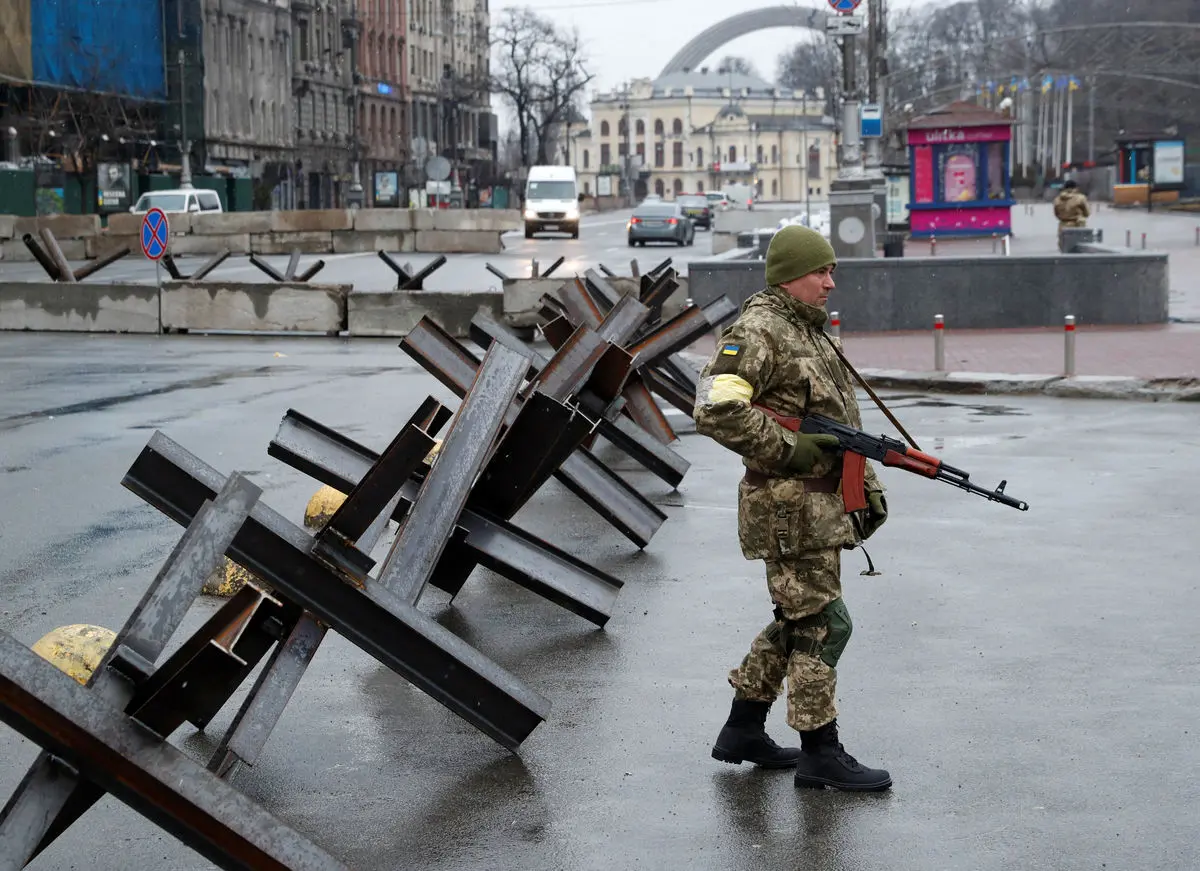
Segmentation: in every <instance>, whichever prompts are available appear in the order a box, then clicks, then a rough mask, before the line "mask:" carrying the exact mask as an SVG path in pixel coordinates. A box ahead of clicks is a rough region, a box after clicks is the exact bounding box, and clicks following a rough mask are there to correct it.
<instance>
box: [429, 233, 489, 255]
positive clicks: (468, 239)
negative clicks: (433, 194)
mask: <svg viewBox="0 0 1200 871" xmlns="http://www.w3.org/2000/svg"><path fill="white" fill-rule="evenodd" d="M416 236H417V239H416V250H417V251H420V252H422V253H426V254H499V253H500V252H501V251H503V250H504V243H502V242H501V241H500V233H499V232H497V231H495V230H464V231H453V230H417V232H416Z"/></svg>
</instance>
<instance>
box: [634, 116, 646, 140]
mask: <svg viewBox="0 0 1200 871" xmlns="http://www.w3.org/2000/svg"><path fill="white" fill-rule="evenodd" d="M633 129H634V130H635V131H637V135H638V136H645V135H646V122H645V121H643V120H642V119H641V118H638V122H637V126H636V127H634V128H633Z"/></svg>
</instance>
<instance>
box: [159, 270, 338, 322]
mask: <svg viewBox="0 0 1200 871" xmlns="http://www.w3.org/2000/svg"><path fill="white" fill-rule="evenodd" d="M350 289H351V285H348V284H339V285H330V284H324V285H322V284H301V283H297V282H289V283H286V284H259V283H254V282H229V281H211V280H210V281H205V282H203V283H201V284H189V283H187V282H183V281H172V282H168V283H167V284H165V285H163V295H162V325H163V330H164V332H166V331H178V330H195V331H204V330H240V331H247V332H316V333H329V334H336V333H338V332H339V331H341V330H343V329H345V324H346V297H347V295H348V294H349V293H350Z"/></svg>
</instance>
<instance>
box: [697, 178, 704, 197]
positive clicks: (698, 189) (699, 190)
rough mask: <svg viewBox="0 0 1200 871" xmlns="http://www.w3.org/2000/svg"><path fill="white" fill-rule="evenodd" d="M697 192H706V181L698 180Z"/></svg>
mask: <svg viewBox="0 0 1200 871" xmlns="http://www.w3.org/2000/svg"><path fill="white" fill-rule="evenodd" d="M696 193H698V194H702V193H704V182H702V181H698V182H696Z"/></svg>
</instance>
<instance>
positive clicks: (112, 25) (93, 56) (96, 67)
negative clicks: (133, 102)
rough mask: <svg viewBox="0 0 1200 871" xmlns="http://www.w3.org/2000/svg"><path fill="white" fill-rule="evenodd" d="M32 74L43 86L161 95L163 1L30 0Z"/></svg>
mask: <svg viewBox="0 0 1200 871" xmlns="http://www.w3.org/2000/svg"><path fill="white" fill-rule="evenodd" d="M30 19H31V20H30V24H31V30H32V35H33V78H34V80H35V81H36V82H38V83H41V84H47V85H61V86H63V87H68V88H79V89H81V90H85V91H100V92H105V93H112V94H120V95H123V96H129V97H142V98H147V99H162V98H163V97H164V96H165V95H166V78H165V74H164V71H163V15H162V0H34V2H33V3H32V4H31V9H30Z"/></svg>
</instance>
